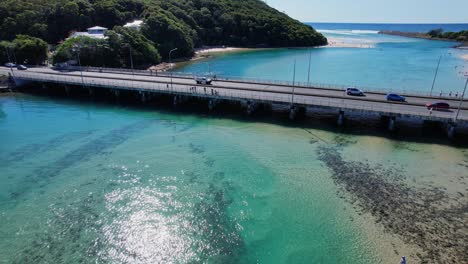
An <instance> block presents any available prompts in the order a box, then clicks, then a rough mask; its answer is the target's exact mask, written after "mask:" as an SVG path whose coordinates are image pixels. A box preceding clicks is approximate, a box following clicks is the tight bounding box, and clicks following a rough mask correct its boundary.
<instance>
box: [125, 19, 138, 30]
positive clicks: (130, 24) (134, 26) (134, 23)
mask: <svg viewBox="0 0 468 264" xmlns="http://www.w3.org/2000/svg"><path fill="white" fill-rule="evenodd" d="M142 25H143V20H135V21H133V22H129V23H127V24H125V25H124V27H125V28H132V29H135V30H140V28H141V26H142Z"/></svg>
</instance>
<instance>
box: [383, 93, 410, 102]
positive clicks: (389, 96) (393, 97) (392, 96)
mask: <svg viewBox="0 0 468 264" xmlns="http://www.w3.org/2000/svg"><path fill="white" fill-rule="evenodd" d="M387 101H397V102H406V98H405V97H403V96H401V95H398V94H393V93H390V94H387Z"/></svg>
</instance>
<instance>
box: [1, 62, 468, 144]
mask: <svg viewBox="0 0 468 264" xmlns="http://www.w3.org/2000/svg"><path fill="white" fill-rule="evenodd" d="M83 69H85V70H83V71H81V69H76V68H75V69H71V70H70V69H69V70H67V71H56V70H53V69H51V68H30V69H28V70H26V71H19V70H16V69H7V68H0V74H5V75H10V76H11V77H12V78H13V79H14V80H15V82H16V83H17V85H21V84H22V83H27V82H39V83H58V84H66V85H70V88H72V86H81V87H84V88H87V89H89V91H90V93H92V90H93V89H110V90H111V91H112V92H113V93H114V94H115V95H116V96H118V95H119V93H120V91H122V90H127V91H134V92H136V93H139V95H140V96H141V99H142V100H143V101H144V100H145V99H146V98H147V97H148V96H151V95H152V94H155V93H163V94H169V95H171V96H173V100H174V104H177V103H181V102H183V100H184V99H186V98H190V97H197V98H206V100H207V107H208V108H209V109H210V110H211V109H213V108H214V107H215V106H216V104H217V103H218V102H220V101H221V100H228V101H240V102H241V103H243V104H244V105H245V108H246V111H247V113H249V114H250V113H252V112H253V111H254V110H255V108H256V106H257V105H259V104H280V105H285V106H287V107H289V111H290V113H289V116H290V118H291V119H294V118H295V117H296V115H297V114H298V113H300V112H304V111H307V109H309V108H325V109H328V110H331V111H336V113H337V115H338V121H337V122H338V124H342V122H343V119H344V117H345V114H346V113H350V112H359V113H371V114H378V115H381V116H384V117H388V120H389V121H388V122H389V124H388V127H389V129H390V130H393V129H394V127H395V122H396V120H397V119H398V118H413V119H419V120H423V121H437V122H442V123H444V124H446V125H447V131H448V135H449V137H451V136H453V133H454V131H455V127H456V126H457V125H460V124H468V100H461V99H460V98H455V97H440V96H427V95H423V94H415V93H413V94H401V95H404V96H406V98H407V102H404V103H403V102H390V101H387V100H386V98H385V94H386V93H385V92H383V91H366V96H363V97H355V96H348V95H346V94H345V92H344V89H343V88H342V87H341V88H333V87H323V86H322V87H318V86H312V85H310V86H307V85H304V84H299V85H294V86H293V85H292V84H288V83H279V82H278V83H275V82H255V81H251V80H235V79H217V80H215V81H213V83H212V84H211V85H198V84H196V82H195V81H194V78H193V76H190V75H186V76H183V75H171V74H169V73H164V74H161V73H159V74H156V73H155V72H150V71H129V70H119V69H101V68H83ZM437 101H444V102H447V103H449V104H450V106H451V108H450V109H449V110H447V111H431V110H429V109H427V108H426V107H425V104H426V103H428V102H437Z"/></svg>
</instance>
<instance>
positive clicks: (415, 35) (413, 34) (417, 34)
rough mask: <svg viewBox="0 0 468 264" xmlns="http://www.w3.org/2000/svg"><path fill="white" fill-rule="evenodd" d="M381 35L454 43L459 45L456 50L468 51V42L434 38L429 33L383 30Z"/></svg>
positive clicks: (380, 32) (455, 46)
mask: <svg viewBox="0 0 468 264" xmlns="http://www.w3.org/2000/svg"><path fill="white" fill-rule="evenodd" d="M379 34H384V35H392V36H400V37H407V38H421V39H428V40H441V41H452V42H458V43H459V44H457V45H454V48H459V49H467V48H468V41H457V40H456V39H450V38H443V37H433V36H431V35H429V34H427V33H420V32H403V31H394V30H382V31H379Z"/></svg>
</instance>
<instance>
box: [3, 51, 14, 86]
mask: <svg viewBox="0 0 468 264" xmlns="http://www.w3.org/2000/svg"><path fill="white" fill-rule="evenodd" d="M5 51H6V54H7V57H8V61H9V62H10V63H12V62H11V57H10V52H9V51H8V48H7V47H5ZM10 66H11V65H10ZM10 70H11V75H12V77H13V81H14V82H15V83H16V80H15V72H14V71H13V67H10Z"/></svg>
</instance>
